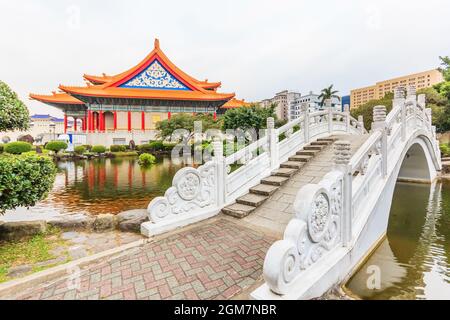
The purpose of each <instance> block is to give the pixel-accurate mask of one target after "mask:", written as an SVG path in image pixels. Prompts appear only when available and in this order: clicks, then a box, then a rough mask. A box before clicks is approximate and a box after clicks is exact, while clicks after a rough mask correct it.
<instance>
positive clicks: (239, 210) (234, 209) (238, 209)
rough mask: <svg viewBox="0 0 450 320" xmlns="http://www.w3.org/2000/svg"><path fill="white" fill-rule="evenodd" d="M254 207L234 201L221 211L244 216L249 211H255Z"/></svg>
mask: <svg viewBox="0 0 450 320" xmlns="http://www.w3.org/2000/svg"><path fill="white" fill-rule="evenodd" d="M255 209H256V208H255V207H252V206H247V205H245V204H240V203H235V204H232V205H230V206H227V207H225V208H223V209H222V212H223V213H224V214H226V215H229V216H232V217H235V218H239V219H241V218H245V217H246V216H248V215H249V214H250V213H252V212H253V211H255Z"/></svg>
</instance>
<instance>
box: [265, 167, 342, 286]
mask: <svg viewBox="0 0 450 320" xmlns="http://www.w3.org/2000/svg"><path fill="white" fill-rule="evenodd" d="M299 193H301V194H302V197H298V198H297V200H296V202H295V203H294V209H295V212H296V216H295V218H294V219H292V220H291V221H290V222H289V224H288V226H287V228H286V231H285V233H284V239H283V240H280V241H277V242H276V243H275V244H274V245H273V246H272V247H271V248H270V249H269V251H268V253H267V256H266V259H265V262H264V278H265V280H266V283H267V284H268V285H269V287H270V289H271V290H272V291H274V292H275V293H278V294H284V293H286V292H287V291H288V289H289V287H290V285H291V284H292V283H293V282H294V280H295V278H296V277H297V276H299V275H300V274H301V273H302V272H305V270H307V269H308V268H310V267H311V266H313V265H314V264H315V263H317V262H318V261H319V260H320V258H321V257H322V256H324V255H325V254H327V253H328V252H329V251H331V250H332V249H333V248H335V247H336V246H338V245H339V243H340V239H341V218H342V211H343V205H342V204H343V173H342V172H341V171H332V172H330V173H328V174H327V175H326V176H325V177H324V179H323V180H322V181H321V182H320V183H319V184H310V185H307V186H305V187H303V188H302V189H301V190H300V191H299Z"/></svg>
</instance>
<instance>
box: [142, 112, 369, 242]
mask: <svg viewBox="0 0 450 320" xmlns="http://www.w3.org/2000/svg"><path fill="white" fill-rule="evenodd" d="M298 128H300V129H298ZM294 129H297V131H295V132H294ZM365 132H366V131H365V129H364V127H363V125H362V119H358V120H356V119H354V118H352V117H351V115H350V112H349V108H348V106H346V107H345V111H344V112H338V111H334V110H333V108H332V107H331V105H329V103H328V108H327V110H326V111H318V112H313V113H309V111H308V108H306V107H304V108H303V110H302V114H301V116H300V117H299V118H298V119H295V120H293V121H291V122H289V123H287V124H286V125H284V126H283V127H281V128H278V129H277V128H275V121H274V119H273V118H269V119H268V120H267V130H266V132H265V134H262V136H261V137H260V138H259V139H258V140H257V141H255V142H253V143H252V144H250V145H248V146H246V147H245V148H243V149H241V150H239V151H237V152H235V153H233V154H231V155H229V156H228V157H224V155H223V143H222V141H215V142H214V143H213V146H214V147H213V148H214V158H213V160H211V161H209V162H207V163H205V164H204V165H202V166H200V167H199V168H197V169H194V168H184V169H181V170H180V171H179V172H177V174H176V175H175V177H174V179H173V183H172V184H173V186H172V187H171V188H170V189H168V190H167V192H166V193H165V195H164V197H158V198H155V199H153V200H152V202H151V203H150V205H149V207H148V211H149V215H150V222H146V223H144V224H143V225H142V228H141V230H142V233H143V234H145V235H147V236H150V235H155V234H159V233H162V232H165V231H168V230H171V229H174V228H176V227H180V226H184V225H187V224H190V223H193V222H196V221H199V220H202V219H206V218H208V217H211V216H213V215H215V214H217V213H219V212H220V210H221V209H222V208H223V207H224V206H225V205H228V204H231V203H233V202H234V201H235V200H236V199H237V198H238V197H240V196H242V195H244V194H245V193H247V192H248V191H249V189H250V188H252V187H254V186H255V185H257V184H258V183H259V182H260V180H261V179H263V178H266V177H267V176H269V175H270V174H271V172H272V171H273V170H274V169H277V168H279V166H280V164H281V163H282V162H285V161H287V160H288V158H289V157H290V156H292V155H294V154H295V153H296V152H297V151H298V150H300V149H301V148H302V146H304V145H306V144H308V143H310V142H311V141H313V140H315V139H317V138H321V137H326V136H329V135H332V134H338V133H348V134H363V133H365ZM282 134H284V135H285V136H286V138H285V139H284V140H282V141H279V137H280V135H282ZM232 166H235V167H237V169H236V170H235V171H232V170H231V167H232Z"/></svg>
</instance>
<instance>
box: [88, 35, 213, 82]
mask: <svg viewBox="0 0 450 320" xmlns="http://www.w3.org/2000/svg"><path fill="white" fill-rule="evenodd" d="M155 54H157V55H159V56H160V57H161V58H163V59H164V60H165V62H166V63H167V64H168V65H169V66H170V68H171V69H172V70H174V71H176V73H178V74H180V75H182V76H183V77H186V78H187V79H189V80H191V81H192V82H193V83H195V84H197V85H198V86H200V87H202V88H203V89H217V88H218V87H220V86H221V85H222V82H208V79H206V80H204V81H201V80H197V79H195V78H194V77H192V76H190V75H188V74H187V73H185V72H183V71H182V70H180V69H179V68H178V67H177V66H175V65H174V64H173V63H172V62H171V61H170V60H169V58H167V56H166V55H165V54H164V53H163V52H162V51H161V49H160V47H159V40H158V39H155V48H154V50H153V51H152V52H151V53H150V54H149V55H148V56H147V57H146V58H145V59H144V60H143V61H142V62H141V63H140V64H139V65H138V66H140V65H142V64H146V62H148V61H149V60H150V59H151V58H152V57H153V56H154V55H155ZM135 68H136V67H134V68H132V69H130V70H128V71H125V72H122V73H120V74H117V75H115V76H108V75H106V74H105V73H103V74H102V75H101V76H95V75H89V74H84V75H83V78H85V79H86V80H88V81H90V82H91V83H93V84H100V85H101V84H106V83H109V82H112V81H114V80H116V79H120V78H122V77H124V76H126V75H127V74H128V73H129V72H130V71H131V70H134V69H135Z"/></svg>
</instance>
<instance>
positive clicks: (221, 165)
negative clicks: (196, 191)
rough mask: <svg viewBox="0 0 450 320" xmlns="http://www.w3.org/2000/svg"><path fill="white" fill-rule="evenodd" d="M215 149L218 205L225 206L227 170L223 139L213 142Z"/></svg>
mask: <svg viewBox="0 0 450 320" xmlns="http://www.w3.org/2000/svg"><path fill="white" fill-rule="evenodd" d="M212 147H213V150H214V163H215V164H216V179H217V181H216V185H217V187H216V188H217V206H218V207H223V206H224V205H225V199H226V185H227V184H226V182H227V170H226V163H225V157H224V156H223V143H222V140H221V139H218V140H214V141H213V142H212Z"/></svg>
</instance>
